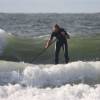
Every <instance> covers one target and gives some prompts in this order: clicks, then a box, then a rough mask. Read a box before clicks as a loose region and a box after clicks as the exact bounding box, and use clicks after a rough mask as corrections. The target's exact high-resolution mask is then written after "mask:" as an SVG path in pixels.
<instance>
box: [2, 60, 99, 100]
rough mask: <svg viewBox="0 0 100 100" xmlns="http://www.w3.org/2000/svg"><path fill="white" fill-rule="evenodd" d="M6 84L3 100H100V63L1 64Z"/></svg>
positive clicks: (3, 89)
mask: <svg viewBox="0 0 100 100" xmlns="http://www.w3.org/2000/svg"><path fill="white" fill-rule="evenodd" d="M2 67H4V69H2ZM14 67H16V68H15V69H13V68H14ZM6 68H10V69H9V71H8V72H7V71H6ZM18 69H19V70H18ZM3 81H5V82H6V84H3V86H1V85H0V100H32V99H33V100H52V99H54V100H100V94H99V93H100V61H96V62H82V61H77V62H71V63H69V64H59V65H31V64H26V63H14V62H5V61H3V62H2V61H1V62H0V83H2V82H3Z"/></svg>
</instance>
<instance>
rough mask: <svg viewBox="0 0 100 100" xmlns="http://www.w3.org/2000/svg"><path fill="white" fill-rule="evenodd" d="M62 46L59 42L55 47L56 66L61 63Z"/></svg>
mask: <svg viewBox="0 0 100 100" xmlns="http://www.w3.org/2000/svg"><path fill="white" fill-rule="evenodd" d="M60 48H61V46H60V44H59V43H58V42H57V43H56V46H55V64H58V63H59V52H60Z"/></svg>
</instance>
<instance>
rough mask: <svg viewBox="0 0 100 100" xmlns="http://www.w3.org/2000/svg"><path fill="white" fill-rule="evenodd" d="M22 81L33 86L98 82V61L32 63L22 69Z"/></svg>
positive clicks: (99, 65)
mask: <svg viewBox="0 0 100 100" xmlns="http://www.w3.org/2000/svg"><path fill="white" fill-rule="evenodd" d="M23 81H25V82H26V83H27V84H28V85H32V86H35V87H46V86H50V87H54V86H61V85H64V84H68V83H79V82H82V83H88V84H91V83H92V84H94V83H100V62H99V61H98V62H81V61H79V62H72V63H69V64H61V65H45V66H43V65H40V66H38V65H34V66H29V67H27V68H26V69H25V70H24V71H23Z"/></svg>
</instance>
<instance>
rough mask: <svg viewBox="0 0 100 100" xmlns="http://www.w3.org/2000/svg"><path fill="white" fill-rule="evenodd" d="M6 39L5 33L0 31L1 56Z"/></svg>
mask: <svg viewBox="0 0 100 100" xmlns="http://www.w3.org/2000/svg"><path fill="white" fill-rule="evenodd" d="M6 38H7V33H6V32H5V31H4V30H3V29H0V54H2V52H3V48H4V47H5V45H6Z"/></svg>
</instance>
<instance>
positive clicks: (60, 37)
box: [51, 28, 69, 64]
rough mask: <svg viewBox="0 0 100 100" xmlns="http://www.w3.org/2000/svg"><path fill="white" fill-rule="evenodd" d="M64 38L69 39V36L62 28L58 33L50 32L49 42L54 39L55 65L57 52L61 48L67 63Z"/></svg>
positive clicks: (66, 47)
mask: <svg viewBox="0 0 100 100" xmlns="http://www.w3.org/2000/svg"><path fill="white" fill-rule="evenodd" d="M66 36H67V37H68V38H69V35H68V34H67V32H66V31H65V30H64V29H63V28H61V29H60V31H59V32H52V34H51V40H52V39H53V37H56V49H55V64H58V63H59V52H60V49H61V47H63V49H64V57H65V62H66V63H68V61H69V57H68V44H67V39H66Z"/></svg>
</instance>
